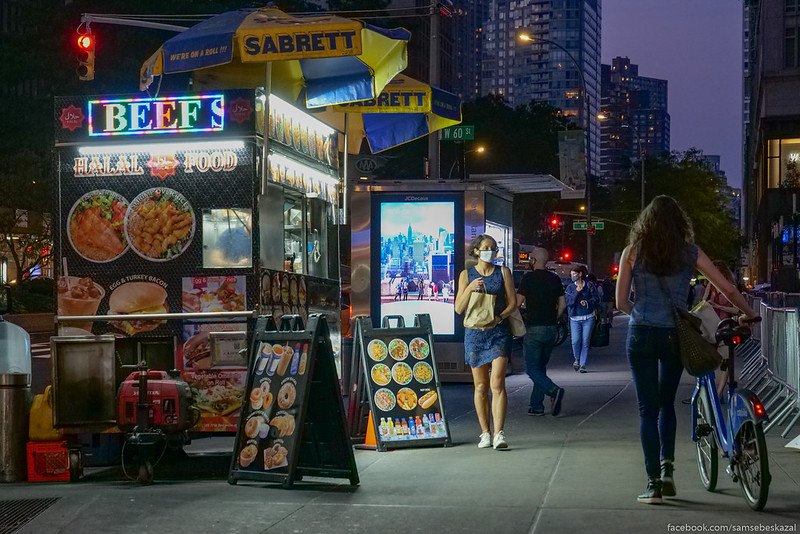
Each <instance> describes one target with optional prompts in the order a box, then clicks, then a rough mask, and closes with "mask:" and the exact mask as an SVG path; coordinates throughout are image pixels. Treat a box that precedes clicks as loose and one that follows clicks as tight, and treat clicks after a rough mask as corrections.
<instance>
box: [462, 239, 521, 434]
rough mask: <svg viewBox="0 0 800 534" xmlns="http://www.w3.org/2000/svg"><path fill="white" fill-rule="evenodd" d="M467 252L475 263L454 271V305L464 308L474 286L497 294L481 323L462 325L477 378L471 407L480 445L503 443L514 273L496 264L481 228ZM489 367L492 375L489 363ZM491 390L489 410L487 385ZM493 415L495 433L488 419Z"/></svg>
mask: <svg viewBox="0 0 800 534" xmlns="http://www.w3.org/2000/svg"><path fill="white" fill-rule="evenodd" d="M470 255H471V256H473V257H475V258H477V259H478V264H477V265H475V266H474V267H470V268H468V269H464V270H463V271H461V275H460V276H459V277H458V292H457V293H456V299H455V311H456V313H458V314H462V313H464V312H466V310H467V306H468V305H469V300H470V296H471V295H472V293H473V292H474V291H485V292H486V293H488V294H490V295H495V297H496V298H495V306H494V320H493V321H492V322H491V323H490V324H489V325H487V326H486V327H484V328H464V352H465V359H466V362H467V365H469V366H470V367H471V368H472V380H473V382H474V383H475V396H474V402H475V411H476V412H477V414H478V423H480V425H481V435H480V436H479V440H480V441H479V442H478V447H480V448H482V449H488V448H489V447H494V448H495V449H506V448H508V443H507V442H506V437H505V434H504V433H503V425H504V424H505V419H506V407H507V406H508V397H507V396H506V367H507V366H508V358H509V356H510V355H511V329H510V328H509V326H508V321H506V319H507V318H508V316H509V315H511V314H512V313H513V312H514V310H515V309H517V297H516V293H515V291H514V279H513V278H512V275H511V271H510V270H509V268H508V267H504V266H502V265H495V264H494V263H493V262H494V260H495V259H496V258H497V241H495V240H494V238H493V237H492V236H490V235H488V234H481V235H479V236H478V237H476V238H475V239H474V240H473V241H472V245H471V246H470ZM490 367H491V377H490V376H489V375H490V371H489V368H490ZM490 388H491V391H492V402H491V411H490V409H489V389H490ZM492 419H494V437H492V434H491V426H492V425H491V423H492Z"/></svg>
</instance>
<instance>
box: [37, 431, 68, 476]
mask: <svg viewBox="0 0 800 534" xmlns="http://www.w3.org/2000/svg"><path fill="white" fill-rule="evenodd" d="M59 480H69V451H68V450H67V442H66V441H29V442H28V481H29V482H53V481H59Z"/></svg>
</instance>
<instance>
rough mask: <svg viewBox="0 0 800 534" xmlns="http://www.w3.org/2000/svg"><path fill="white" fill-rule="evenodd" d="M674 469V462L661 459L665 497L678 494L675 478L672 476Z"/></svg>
mask: <svg viewBox="0 0 800 534" xmlns="http://www.w3.org/2000/svg"><path fill="white" fill-rule="evenodd" d="M674 470H675V466H673V465H672V462H670V461H669V460H661V494H662V495H664V497H674V496H675V495H676V492H675V480H674V479H673V478H672V472H673V471H674Z"/></svg>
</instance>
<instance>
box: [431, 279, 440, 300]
mask: <svg viewBox="0 0 800 534" xmlns="http://www.w3.org/2000/svg"><path fill="white" fill-rule="evenodd" d="M437 291H438V288H437V287H436V282H434V281H433V280H431V298H430V300H439V294H438V293H437Z"/></svg>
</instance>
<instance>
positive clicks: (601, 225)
mask: <svg viewBox="0 0 800 534" xmlns="http://www.w3.org/2000/svg"><path fill="white" fill-rule="evenodd" d="M592 226H593V227H594V228H593V229H592V230H593V231H592V233H594V230H604V229H605V227H606V223H605V222H601V221H594V222H593V223H592ZM572 229H573V230H588V229H589V223H588V221H573V222H572Z"/></svg>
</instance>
